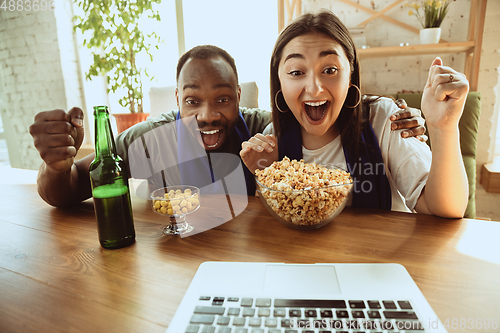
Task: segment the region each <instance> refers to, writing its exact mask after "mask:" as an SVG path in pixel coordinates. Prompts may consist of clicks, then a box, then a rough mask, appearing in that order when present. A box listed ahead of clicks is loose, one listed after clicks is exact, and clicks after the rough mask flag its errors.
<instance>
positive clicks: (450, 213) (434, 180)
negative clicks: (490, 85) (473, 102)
mask: <svg viewBox="0 0 500 333" xmlns="http://www.w3.org/2000/svg"><path fill="white" fill-rule="evenodd" d="M468 91H469V83H468V81H467V79H466V78H465V76H464V75H463V74H461V73H458V72H456V71H455V70H453V69H452V68H450V67H445V66H443V62H442V60H441V59H440V58H436V59H434V61H433V63H432V65H431V68H430V71H429V78H428V80H427V84H426V86H425V88H424V93H423V96H422V112H423V113H424V115H425V119H426V123H427V128H428V129H429V136H430V138H431V141H432V163H431V169H430V172H429V178H428V180H427V183H426V186H425V188H424V190H423V191H422V194H421V195H420V197H419V199H418V201H417V205H416V206H415V210H416V211H417V212H419V213H427V214H434V215H437V216H442V217H449V218H461V217H463V214H464V212H465V209H466V208H467V202H468V196H469V189H468V182H467V174H466V173H465V167H464V164H463V161H462V154H461V151H460V132H459V130H458V122H459V120H460V117H461V115H462V112H463V109H464V105H465V100H466V98H467V93H468Z"/></svg>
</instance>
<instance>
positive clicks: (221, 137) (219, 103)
mask: <svg viewBox="0 0 500 333" xmlns="http://www.w3.org/2000/svg"><path fill="white" fill-rule="evenodd" d="M240 94H241V89H240V88H239V86H238V84H237V81H236V75H235V73H234V71H233V69H232V68H231V66H230V65H229V64H228V63H227V62H226V61H225V60H224V59H223V58H220V57H217V58H213V59H206V60H202V59H188V61H186V63H185V64H184V66H183V67H182V70H181V72H180V73H179V80H178V81H177V89H176V90H175V97H176V100H177V106H178V107H179V111H180V114H181V118H185V117H190V116H194V117H195V118H196V121H197V122H198V127H199V131H200V133H201V138H202V140H203V145H204V147H205V149H206V150H215V149H217V148H219V147H220V146H222V144H223V143H224V142H225V140H226V139H227V137H228V134H229V133H230V132H231V129H232V128H233V126H234V125H235V123H236V121H237V119H238V116H239V109H238V107H239V101H240Z"/></svg>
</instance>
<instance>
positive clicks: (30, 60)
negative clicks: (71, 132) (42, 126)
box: [0, 0, 82, 169]
mask: <svg viewBox="0 0 500 333" xmlns="http://www.w3.org/2000/svg"><path fill="white" fill-rule="evenodd" d="M66 7H67V1H66V0H61V1H57V3H56V10H55V11H50V10H46V11H41V10H39V11H33V10H31V11H25V10H24V11H18V10H15V11H3V10H1V11H0V110H2V119H3V123H4V125H5V127H6V128H5V132H6V136H7V144H8V148H9V158H10V161H11V165H12V166H13V167H18V168H24V169H38V167H39V166H40V164H41V158H40V157H39V154H38V151H37V150H36V149H35V147H34V145H33V138H32V137H31V135H30V134H29V132H28V128H29V126H30V125H31V124H32V123H33V118H34V115H35V114H36V113H37V112H39V111H42V110H50V109H54V108H62V109H66V108H67V107H68V105H81V104H82V103H81V89H80V84H79V81H78V72H77V67H76V54H75V52H74V44H73V41H72V34H71V30H69V33H68V20H69V19H70V18H71V16H70V13H69V12H68V11H67V8H66ZM56 17H57V19H56ZM69 23H70V22H69ZM58 27H61V28H62V29H61V31H60V32H59V33H58ZM69 29H71V28H70V26H69ZM7 127H8V128H7Z"/></svg>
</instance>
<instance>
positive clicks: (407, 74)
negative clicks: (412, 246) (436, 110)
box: [302, 0, 500, 170]
mask: <svg viewBox="0 0 500 333" xmlns="http://www.w3.org/2000/svg"><path fill="white" fill-rule="evenodd" d="M354 2H356V3H359V4H360V5H363V6H365V7H368V8H371V9H373V10H376V11H379V10H381V9H383V8H384V7H386V6H387V5H389V4H390V3H392V2H394V0H376V1H372V0H357V1H354ZM412 2H413V1H409V3H412ZM320 8H327V9H330V10H332V11H333V12H334V13H335V14H336V15H337V16H339V18H340V19H341V20H342V21H343V22H344V24H346V25H347V26H348V27H350V26H356V25H358V24H359V23H361V22H363V21H364V20H365V19H367V18H368V17H370V16H371V15H370V14H369V13H366V12H365V11H362V10H360V9H357V8H355V7H353V6H350V5H347V4H345V3H343V2H341V1H339V0H302V12H307V11H317V10H319V9H320ZM469 9H470V0H454V1H452V2H451V4H450V7H449V12H448V15H447V16H446V18H445V20H444V21H443V23H442V25H441V28H442V34H441V38H442V39H444V40H446V41H449V42H460V41H466V40H467V33H468V23H469ZM408 11H409V9H408V8H407V7H405V6H404V4H401V5H398V6H396V7H395V8H393V9H391V10H390V11H388V12H387V13H386V15H387V16H389V17H392V18H394V19H398V20H400V21H402V22H404V23H406V24H408V25H410V26H413V27H415V28H417V29H420V28H421V26H420V24H419V23H418V21H417V19H416V18H415V16H409V15H408ZM499 21H500V1H497V0H489V1H488V7H487V11H486V18H485V26H484V36H483V47H482V52H481V66H480V71H479V87H478V91H480V92H481V94H482V96H483V100H482V108H481V119H480V125H479V133H478V151H477V164H478V165H482V164H484V163H487V162H491V161H492V160H493V157H494V141H495V136H496V131H497V123H498V117H499V112H500V111H499V108H500V104H499V103H500V96H498V93H499V92H500V82H499V67H500V39H499V38H498V36H499V35H500V25H499V24H498V22H499ZM365 34H366V40H367V44H368V45H369V46H370V47H377V46H397V45H399V44H400V43H409V44H410V45H411V44H420V42H419V37H418V35H417V34H416V33H414V32H411V31H409V30H405V29H403V28H400V27H399V26H396V25H394V24H392V23H390V22H387V21H385V20H382V19H380V18H378V19H376V20H374V21H371V22H370V23H368V24H367V25H366V28H365ZM439 56H441V58H442V59H443V62H444V64H445V65H447V66H450V67H453V68H454V69H456V70H458V71H461V72H463V71H464V64H465V56H464V54H442V55H439ZM433 59H434V56H429V55H426V56H404V57H389V58H372V59H363V60H362V61H361V73H362V75H361V86H362V91H363V93H373V94H387V93H396V92H398V91H401V90H403V89H404V90H410V91H422V89H423V87H424V85H425V83H426V80H427V74H428V70H429V67H430V64H431V63H432V60H433ZM478 170H480V168H478Z"/></svg>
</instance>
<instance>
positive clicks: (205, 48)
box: [175, 45, 238, 83]
mask: <svg viewBox="0 0 500 333" xmlns="http://www.w3.org/2000/svg"><path fill="white" fill-rule="evenodd" d="M217 57H221V58H223V59H224V60H226V61H227V63H228V64H229V66H231V68H232V69H233V71H234V75H236V83H238V71H237V70H236V64H235V62H234V59H233V57H231V55H230V54H229V53H227V51H225V50H223V49H221V48H220V47H217V46H214V45H198V46H195V47H193V48H192V49H191V50H189V51H187V52H186V53H184V54H183V55H182V56H181V57H180V58H179V61H178V62H177V74H176V77H175V79H176V81H179V74H180V73H181V70H182V67H183V66H184V64H185V63H186V61H188V59H202V60H206V59H212V58H217Z"/></svg>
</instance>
